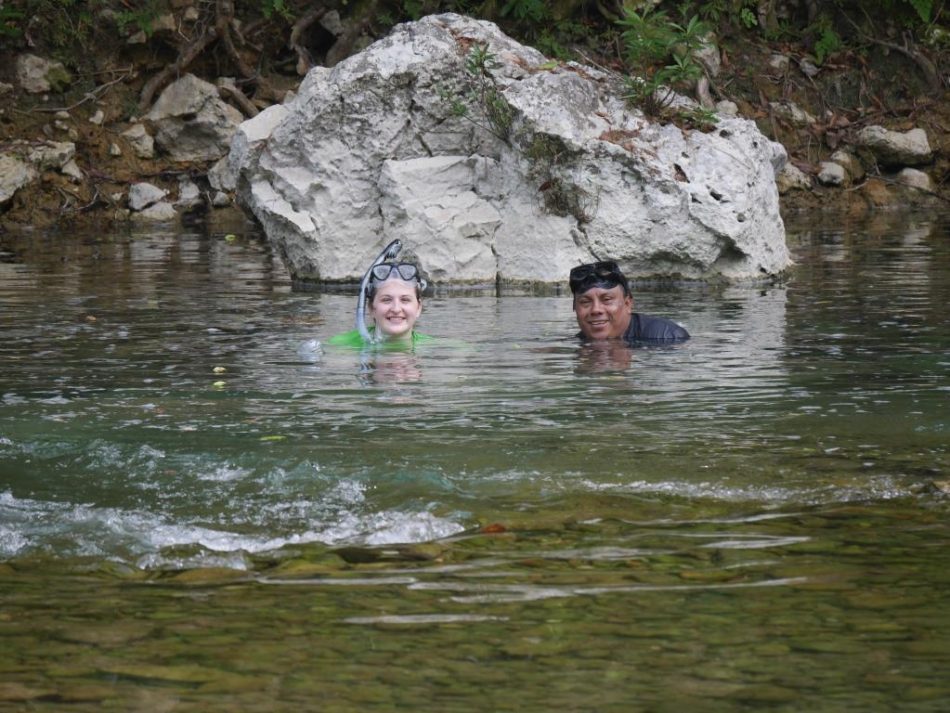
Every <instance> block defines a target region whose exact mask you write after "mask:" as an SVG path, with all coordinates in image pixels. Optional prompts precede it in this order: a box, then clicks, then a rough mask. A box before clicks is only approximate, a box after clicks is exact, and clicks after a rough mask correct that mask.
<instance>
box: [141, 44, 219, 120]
mask: <svg viewBox="0 0 950 713" xmlns="http://www.w3.org/2000/svg"><path fill="white" fill-rule="evenodd" d="M216 39H217V32H215V30H214V28H213V27H209V28H208V29H206V30H205V31H204V32H203V33H202V34H201V36H200V37H198V38H197V39H196V40H194V41H193V42H192V43H191V44H189V45H187V46H186V47H185V48H184V49H183V50H181V52H179V53H178V59H176V60H175V61H174V62H172V63H171V64H170V65H168V66H167V67H165V69H163V70H162V71H161V72H159V73H158V74H156V75H155V76H153V77H152V78H151V79H149V80H148V81H147V82H146V83H145V86H144V87H142V93H141V94H140V95H139V104H138V109H137V111H138V113H139V114H144V113H145V112H147V111H148V108H149V106H151V104H152V98H153V97H154V96H155V93H156V92H157V91H158V90H159V89H161V88H162V87H163V86H165V84H166V83H167V82H168V80H169V79H171V78H172V77H176V76H178V75H179V74H181V73H182V71H183V70H184V69H185V68H186V67H187V66H188V65H189V64H191V63H192V62H194V60H195V58H196V57H197V56H198V55H199V54H201V53H202V52H204V51H205V49H206V48H207V47H208V45H210V44H211V43H212V42H214V41H215V40H216Z"/></svg>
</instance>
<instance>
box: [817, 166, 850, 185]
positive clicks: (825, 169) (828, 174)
mask: <svg viewBox="0 0 950 713" xmlns="http://www.w3.org/2000/svg"><path fill="white" fill-rule="evenodd" d="M818 182H819V183H820V184H821V185H823V186H843V185H845V184H846V183H847V182H848V172H847V171H846V170H845V168H844V166H842V165H841V164H840V163H835V162H834V161H822V162H821V164H819V167H818Z"/></svg>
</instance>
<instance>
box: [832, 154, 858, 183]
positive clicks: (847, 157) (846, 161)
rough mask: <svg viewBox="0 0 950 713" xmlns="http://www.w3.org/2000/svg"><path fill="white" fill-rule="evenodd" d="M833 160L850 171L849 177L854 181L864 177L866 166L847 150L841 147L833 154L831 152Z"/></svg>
mask: <svg viewBox="0 0 950 713" xmlns="http://www.w3.org/2000/svg"><path fill="white" fill-rule="evenodd" d="M831 160H832V161H834V162H835V163H837V164H840V165H841V166H843V167H844V170H845V171H847V172H848V178H849V179H850V180H851V182H852V183H854V182H856V181H860V180H861V179H863V178H864V176H865V172H864V166H862V165H861V162H860V161H858V159H856V158H855V157H854V156H852V155H851V154H850V153H848V152H847V151H844V150H840V149H839V150H838V151H835V152H834V153H833V154H831Z"/></svg>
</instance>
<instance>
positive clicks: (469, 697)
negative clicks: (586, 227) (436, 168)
mask: <svg viewBox="0 0 950 713" xmlns="http://www.w3.org/2000/svg"><path fill="white" fill-rule="evenodd" d="M879 221H880V222H879V223H877V224H875V223H860V224H854V225H848V224H846V223H845V224H844V225H842V224H841V221H840V220H837V219H834V220H829V223H831V224H832V225H833V227H821V226H817V227H816V226H809V225H802V226H800V227H796V226H794V225H790V226H789V227H790V243H791V245H792V248H793V251H794V254H795V256H796V259H797V262H798V264H797V266H796V268H795V270H794V271H793V273H792V275H791V276H790V278H789V279H788V281H786V282H784V283H782V284H780V285H776V286H768V287H755V288H753V287H710V286H707V287H697V286H680V287H678V288H676V289H660V288H657V287H651V286H648V285H644V286H641V287H640V288H639V289H637V290H636V293H635V294H636V299H637V307H638V309H640V310H642V311H645V312H649V313H654V314H661V315H664V316H670V317H674V318H676V319H678V320H679V321H681V322H682V323H683V324H684V325H685V326H687V328H688V329H689V330H690V332H691V333H692V334H693V339H692V340H691V341H690V342H688V343H687V344H685V345H681V346H677V347H675V348H663V349H638V350H633V351H631V350H627V349H612V350H611V349H607V350H601V349H582V348H579V347H578V345H577V344H576V342H575V341H574V340H572V339H571V337H570V335H571V334H573V332H574V331H575V325H574V323H573V317H572V313H571V310H570V298H569V297H567V296H563V295H561V296H556V295H548V296H537V295H528V294H520V295H519V294H510V295H505V296H502V297H496V296H494V295H474V296H463V295H459V294H437V295H436V296H435V297H433V298H430V299H429V300H427V301H426V304H425V312H424V315H423V319H422V327H423V331H426V332H427V333H430V334H433V335H437V336H440V337H445V338H446V341H445V342H444V343H442V344H439V345H436V346H434V347H431V348H428V349H426V350H424V351H419V352H418V353H415V354H399V353H385V354H378V355H372V356H367V357H361V356H360V355H359V354H357V353H354V352H350V351H346V350H341V349H337V350H333V349H331V348H323V349H318V350H313V349H309V348H307V343H308V341H309V340H314V339H316V340H324V339H326V337H328V336H330V335H332V334H335V333H337V332H340V331H344V330H347V329H350V328H351V327H352V321H353V314H352V308H353V304H354V301H355V298H354V297H353V296H349V295H335V294H321V293H305V292H294V291H293V290H291V286H290V284H289V281H288V280H287V277H286V274H285V272H284V270H283V268H282V267H281V266H280V265H279V264H277V262H276V261H275V259H274V258H273V257H272V256H270V255H269V254H268V252H267V251H266V250H265V249H264V248H263V246H261V245H260V244H259V243H258V242H256V241H255V240H254V239H253V238H252V237H246V238H241V239H239V240H236V241H234V240H232V241H228V240H225V239H224V238H223V236H220V235H212V236H203V235H199V234H187V233H186V234H148V235H113V236H108V237H107V238H104V239H98V240H97V239H91V238H90V239H84V238H76V237H74V236H48V237H47V236H38V235H34V236H0V247H2V252H0V307H2V309H0V329H2V333H3V339H2V341H0V364H2V370H0V596H2V599H3V601H4V602H5V606H4V611H3V613H0V636H3V637H4V638H5V639H6V640H7V642H9V643H10V646H12V648H11V649H10V650H11V651H14V652H15V655H14V656H13V657H12V658H9V659H8V662H7V663H4V664H0V706H2V705H4V704H5V703H6V704H8V705H11V706H24V707H25V706H30V709H42V708H44V707H55V706H56V705H57V704H61V703H62V702H64V701H69V702H71V703H72V704H73V705H74V706H76V707H77V708H76V709H82V707H83V706H89V709H90V710H92V709H102V708H103V707H105V708H109V707H113V708H116V709H121V710H127V709H128V708H129V707H136V706H137V707H140V708H142V709H152V708H154V709H165V708H168V709H170V708H172V707H174V709H176V710H178V709H194V710H209V709H216V708H219V709H221V710H235V709H241V710H286V709H287V708H288V707H301V706H302V707H304V708H308V707H310V708H314V707H315V703H314V701H315V698H314V696H317V697H319V698H318V700H319V701H320V706H318V707H319V708H320V709H321V710H365V709H368V708H373V707H378V708H380V709H385V708H391V707H407V708H408V707H414V708H419V707H423V706H425V707H429V708H432V707H435V708H437V709H442V710H449V709H459V710H462V709H464V710H469V709H474V708H476V707H477V708H478V709H479V710H482V709H486V708H487V709H490V710H514V709H519V710H548V709H550V708H551V707H557V708H563V709H568V710H614V709H616V710H684V709H688V708H690V707H692V708H696V707H697V706H701V707H702V708H704V709H713V710H716V709H719V710H740V709H744V708H745V707H748V708H756V707H761V706H763V705H769V706H771V707H775V708H778V709H786V710H801V709H802V708H803V707H804V708H807V709H824V710H849V709H855V710H857V709H859V708H860V710H864V711H866V710H882V711H883V710H893V709H895V707H897V706H898V704H899V705H900V709H901V710H942V709H944V708H943V707H944V706H945V705H946V702H947V700H948V697H950V686H948V685H947V684H946V683H944V681H943V678H944V676H943V675H942V672H943V671H945V668H946V664H947V663H948V659H950V643H948V642H950V638H948V634H950V620H948V616H950V607H948V601H947V597H946V594H945V591H946V585H947V577H948V575H947V574H946V572H947V571H950V569H948V566H947V565H948V564H950V562H948V559H950V556H948V555H947V554H946V553H947V551H948V548H947V544H948V528H947V519H946V515H947V500H946V496H942V495H940V494H938V493H935V492H933V488H932V486H931V484H932V483H933V482H934V481H942V480H944V479H946V478H947V466H948V455H947V451H948V446H947V444H948V442H950V434H948V431H950V407H948V406H947V404H948V403H950V402H948V396H950V356H948V355H950V317H948V316H947V311H946V304H947V303H948V301H950V236H948V222H947V220H946V217H939V216H938V217H930V218H927V219H925V220H917V221H916V222H912V221H908V220H906V219H904V218H900V217H898V216H890V217H885V218H882V219H879Z"/></svg>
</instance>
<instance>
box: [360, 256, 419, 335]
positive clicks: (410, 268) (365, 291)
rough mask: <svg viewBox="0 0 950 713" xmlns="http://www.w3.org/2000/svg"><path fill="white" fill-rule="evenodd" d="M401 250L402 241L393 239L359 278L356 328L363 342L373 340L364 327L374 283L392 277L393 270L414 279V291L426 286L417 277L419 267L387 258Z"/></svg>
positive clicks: (406, 279)
mask: <svg viewBox="0 0 950 713" xmlns="http://www.w3.org/2000/svg"><path fill="white" fill-rule="evenodd" d="M400 250H402V242H401V241H399V240H398V239H396V240H393V241H392V242H391V243H389V245H387V246H386V247H385V248H384V249H383V251H382V252H381V253H380V254H379V255H377V256H376V259H375V260H373V262H372V263H371V264H370V266H369V269H368V270H367V271H366V273H365V274H364V275H363V279H362V280H360V295H359V298H358V299H357V300H356V329H357V330H359V333H360V336H361V337H362V338H363V341H364V342H374V341H376V340H375V339H374V335H373V334H370V331H369V329H367V327H366V298H367V297H369V298H372V297H373V294H374V293H375V292H376V288H375V286H374V284H373V283H374V282H375V283H379V282H385V281H386V280H388V279H389V278H390V277H392V274H393V271H395V272H396V273H397V274H398V275H399V277H400V278H401V279H403V280H405V281H406V282H412V281H415V283H416V293H417V294H422V292H423V290H425V288H426V281H425V280H423V279H422V278H421V277H419V269H418V268H417V267H416V266H415V265H413V264H412V263H408V262H401V263H393V262H386V261H387V260H390V261H391V260H395V259H396V256H397V255H398V254H399V251H400Z"/></svg>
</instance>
